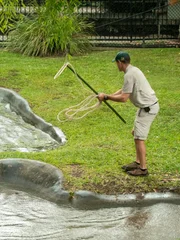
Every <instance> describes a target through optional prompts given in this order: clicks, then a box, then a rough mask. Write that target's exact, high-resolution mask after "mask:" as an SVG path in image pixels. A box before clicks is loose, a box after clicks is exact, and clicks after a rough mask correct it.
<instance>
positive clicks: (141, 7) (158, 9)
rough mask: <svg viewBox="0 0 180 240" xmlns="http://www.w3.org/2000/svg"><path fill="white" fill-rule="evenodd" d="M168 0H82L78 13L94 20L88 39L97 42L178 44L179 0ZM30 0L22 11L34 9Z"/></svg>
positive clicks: (4, 39)
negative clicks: (92, 31) (171, 0)
mask: <svg viewBox="0 0 180 240" xmlns="http://www.w3.org/2000/svg"><path fill="white" fill-rule="evenodd" d="M44 1H45V0H38V3H39V4H40V5H41V4H43V3H44ZM169 1H170V0H156V1H155V0H81V4H80V6H79V8H78V9H77V13H79V14H80V15H82V16H83V17H85V18H86V19H87V20H88V21H89V22H93V23H94V26H95V33H94V34H93V35H92V36H91V41H92V42H93V43H94V44H95V45H97V46H104V45H105V46H135V47H138V46H144V45H152V46H156V45H158V46H159V45H160V46H161V45H164V44H165V45H166V46H167V45H170V46H180V2H178V3H176V4H174V5H170V4H169ZM29 3H30V1H29V0H24V4H25V5H26V7H22V8H21V12H22V13H23V14H31V13H33V7H32V6H31V5H29ZM0 40H1V41H6V40H7V36H1V39H0Z"/></svg>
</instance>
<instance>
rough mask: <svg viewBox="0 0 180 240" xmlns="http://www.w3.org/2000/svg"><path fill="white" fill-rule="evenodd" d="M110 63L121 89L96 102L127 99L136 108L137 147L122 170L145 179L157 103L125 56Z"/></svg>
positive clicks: (139, 72) (146, 83) (157, 107)
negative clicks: (121, 82) (113, 64)
mask: <svg viewBox="0 0 180 240" xmlns="http://www.w3.org/2000/svg"><path fill="white" fill-rule="evenodd" d="M113 62H116V64H117V67H118V69H119V71H123V72H124V85H123V87H122V89H120V90H118V91H117V92H115V93H113V94H109V95H108V94H105V93H100V94H98V96H97V97H98V99H99V100H100V101H103V100H111V101H115V102H126V101H127V100H128V99H130V101H131V102H132V103H133V104H134V105H135V106H136V107H138V110H137V113H136V118H135V121H134V128H133V130H132V134H133V136H134V142H135V147H136V160H135V161H134V162H132V163H130V164H128V165H125V166H123V167H122V168H123V169H124V170H125V171H126V172H127V173H128V174H130V175H133V176H147V175H148V170H147V165H146V146H145V140H146V139H147V136H148V133H149V130H150V126H151V124H152V122H153V120H154V119H155V117H156V115H157V113H158V111H159V103H158V99H157V97H156V95H155V92H154V90H153V89H152V88H151V86H150V84H149V82H148V81H147V79H146V77H145V76H144V74H143V73H142V71H141V70H140V69H138V68H137V67H134V66H132V65H131V64H130V56H129V54H128V53H126V52H119V53H118V54H117V55H116V57H115V59H113Z"/></svg>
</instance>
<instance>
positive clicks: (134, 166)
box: [122, 161, 140, 171]
mask: <svg viewBox="0 0 180 240" xmlns="http://www.w3.org/2000/svg"><path fill="white" fill-rule="evenodd" d="M139 167H140V164H139V163H137V162H136V161H135V162H132V163H130V164H127V165H124V166H122V169H123V170H125V171H131V170H134V169H138V168H139Z"/></svg>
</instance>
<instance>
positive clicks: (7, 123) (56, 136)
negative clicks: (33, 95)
mask: <svg viewBox="0 0 180 240" xmlns="http://www.w3.org/2000/svg"><path fill="white" fill-rule="evenodd" d="M0 132H1V134H0V151H1V152H2V151H20V152H33V151H46V150H51V149H54V148H57V147H59V146H60V145H63V144H64V143H65V142H66V137H65V135H64V133H63V132H62V131H61V130H60V129H59V128H57V127H53V126H52V125H51V124H50V123H47V122H45V121H44V120H43V119H42V118H40V117H38V116H37V115H36V114H34V113H33V112H32V110H31V109H30V107H29V105H28V103H27V101H26V100H25V99H23V98H22V97H21V96H20V95H18V94H17V93H15V92H14V91H12V90H9V89H5V88H0Z"/></svg>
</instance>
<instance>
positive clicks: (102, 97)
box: [97, 93, 106, 102]
mask: <svg viewBox="0 0 180 240" xmlns="http://www.w3.org/2000/svg"><path fill="white" fill-rule="evenodd" d="M105 96H106V94H105V93H99V94H98V95H97V98H98V99H99V101H100V102H102V101H104V97H105Z"/></svg>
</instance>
